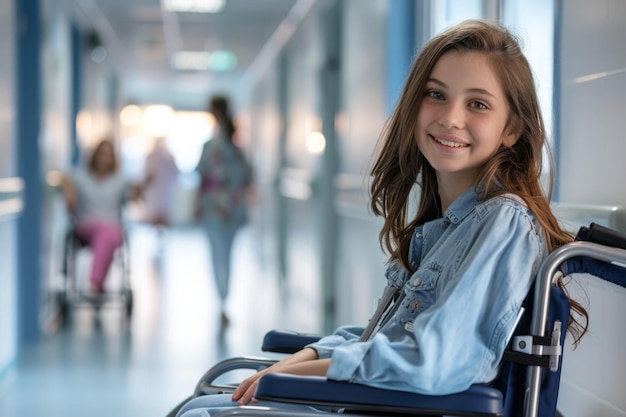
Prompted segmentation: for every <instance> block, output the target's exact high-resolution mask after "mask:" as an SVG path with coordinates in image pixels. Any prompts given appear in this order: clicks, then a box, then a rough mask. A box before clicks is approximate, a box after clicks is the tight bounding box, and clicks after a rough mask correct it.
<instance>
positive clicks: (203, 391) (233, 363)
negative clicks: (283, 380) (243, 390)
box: [194, 356, 277, 397]
mask: <svg viewBox="0 0 626 417" xmlns="http://www.w3.org/2000/svg"><path fill="white" fill-rule="evenodd" d="M276 362H277V360H275V359H267V358H255V357H250V356H244V357H238V358H230V359H226V360H223V361H221V362H219V363H217V364H216V365H214V366H212V367H211V368H210V369H209V370H208V371H206V372H205V373H204V375H202V377H201V378H200V380H199V381H198V383H197V384H196V389H195V391H194V397H197V396H200V395H210V394H223V393H229V392H232V391H233V390H234V389H235V388H236V386H233V385H229V384H221V385H220V384H215V380H216V379H217V378H219V377H220V376H222V375H225V374H227V373H228V372H231V371H236V370H240V369H251V370H254V371H257V372H258V371H261V370H263V369H265V368H268V367H270V366H272V365H273V364H275V363H276Z"/></svg>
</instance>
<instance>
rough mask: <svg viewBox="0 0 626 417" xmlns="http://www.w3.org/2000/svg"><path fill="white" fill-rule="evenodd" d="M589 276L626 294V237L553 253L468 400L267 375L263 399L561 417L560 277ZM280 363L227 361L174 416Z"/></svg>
mask: <svg viewBox="0 0 626 417" xmlns="http://www.w3.org/2000/svg"><path fill="white" fill-rule="evenodd" d="M572 273H589V274H591V275H594V276H596V277H598V278H601V279H605V280H607V281H609V282H612V283H614V284H617V285H620V286H623V287H626V236H623V235H620V234H618V233H617V232H615V231H613V230H611V229H608V228H605V227H603V226H600V225H597V224H595V223H592V224H591V225H590V226H589V227H581V228H580V230H579V232H578V234H577V236H576V240H575V241H574V242H571V243H569V244H566V245H564V246H562V247H560V248H558V249H557V250H555V251H553V252H552V253H551V254H550V255H549V256H548V257H547V258H546V259H545V260H544V262H543V264H542V265H541V268H540V270H539V273H538V274H537V277H536V280H535V283H534V284H533V287H532V289H531V291H530V292H529V295H528V296H527V298H526V300H525V303H524V306H523V308H522V311H521V312H520V315H519V317H518V324H517V327H516V329H515V332H514V334H513V337H512V338H511V340H510V342H509V345H508V347H507V350H506V352H505V354H504V357H503V359H502V362H501V368H500V373H499V376H498V377H497V378H496V380H495V381H492V383H490V384H475V385H473V386H471V387H470V388H469V389H468V390H466V391H464V392H460V393H455V394H449V395H440V396H429V395H422V394H416V393H409V392H401V391H392V390H385V389H380V388H373V387H369V386H365V385H361V384H356V383H349V382H343V381H333V380H329V379H326V378H325V377H314V376H296V375H287V374H279V373H272V374H267V375H264V376H263V377H262V378H261V379H260V380H259V384H258V387H257V390H256V393H255V397H256V398H257V399H259V400H267V401H275V402H282V403H292V404H302V405H309V406H314V407H315V406H322V407H325V408H326V409H332V410H337V411H339V412H342V413H344V414H356V415H376V416H381V415H385V416H408V415H411V416H460V417H463V416H465V417H521V416H524V417H548V416H550V417H554V416H555V415H556V413H557V410H556V403H557V397H558V390H559V383H560V372H561V363H562V359H563V357H562V346H563V344H564V342H565V336H566V333H567V332H566V330H565V329H566V327H567V324H568V322H569V313H570V304H569V300H568V298H567V297H566V296H565V294H564V292H563V290H561V289H560V288H559V287H557V286H556V285H554V284H553V280H554V278H555V277H556V276H557V274H563V275H565V276H566V275H570V274H572ZM393 298H394V291H392V290H388V289H386V290H385V294H384V295H383V300H382V301H381V305H380V306H379V308H378V309H377V311H376V313H375V314H374V316H373V317H372V320H371V321H370V323H369V325H368V327H367V328H366V330H365V333H368V332H370V333H371V331H373V329H375V328H376V326H377V324H378V320H377V319H378V318H379V317H380V316H382V314H383V313H384V311H386V310H387V309H388V308H389V305H390V302H392V300H393ZM318 339H319V337H317V336H314V335H306V334H299V333H295V332H284V331H270V332H269V333H267V334H266V335H265V338H264V340H263V346H262V350H263V351H267V352H275V353H294V352H296V351H298V350H300V349H301V348H303V347H304V346H306V345H308V344H310V343H313V342H315V341H317V340H318ZM275 362H276V360H272V359H263V358H254V357H240V358H232V359H228V360H225V361H222V362H220V363H218V364H217V365H215V366H214V367H212V368H211V369H209V370H208V371H207V372H206V373H205V374H204V375H203V376H202V377H201V378H200V380H199V381H198V383H197V385H196V388H195V391H194V393H193V394H192V395H191V396H190V397H189V398H187V399H185V400H184V401H183V402H182V403H181V404H179V405H178V406H177V407H176V408H174V410H172V411H171V412H170V413H169V414H168V415H167V417H173V416H175V415H176V413H177V412H178V410H180V408H181V407H182V406H183V404H184V403H186V402H187V401H188V400H190V399H192V398H195V397H198V396H201V395H211V394H218V393H230V392H232V391H233V390H234V388H235V385H233V384H218V383H217V381H218V380H219V379H220V378H221V377H222V376H223V375H224V374H226V373H228V372H231V371H233V370H237V369H252V370H256V371H260V370H262V369H264V368H266V367H268V366H271V365H272V364H273V363H275ZM270 415H271V416H294V417H319V415H320V412H319V411H318V412H315V411H311V410H292V409H289V410H287V409H271V408H267V407H254V406H242V407H236V408H232V409H227V410H224V411H221V412H219V413H217V414H216V415H215V416H216V417H217V416H219V417H233V416H237V417H248V416H270Z"/></svg>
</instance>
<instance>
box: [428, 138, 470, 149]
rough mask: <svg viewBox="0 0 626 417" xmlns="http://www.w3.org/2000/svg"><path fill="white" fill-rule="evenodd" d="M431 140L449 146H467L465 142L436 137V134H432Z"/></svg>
mask: <svg viewBox="0 0 626 417" xmlns="http://www.w3.org/2000/svg"><path fill="white" fill-rule="evenodd" d="M432 138H433V140H434V141H435V142H437V143H439V144H441V145H443V146H447V147H449V148H465V147H467V146H469V145H468V144H466V143H459V142H453V141H451V140H445V139H441V138H438V137H436V136H432Z"/></svg>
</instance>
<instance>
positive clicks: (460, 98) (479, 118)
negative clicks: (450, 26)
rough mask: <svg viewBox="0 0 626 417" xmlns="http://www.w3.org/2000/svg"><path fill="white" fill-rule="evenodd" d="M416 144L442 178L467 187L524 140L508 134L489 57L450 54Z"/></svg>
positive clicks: (427, 98) (429, 93)
mask: <svg viewBox="0 0 626 417" xmlns="http://www.w3.org/2000/svg"><path fill="white" fill-rule="evenodd" d="M425 87H426V88H425V90H424V97H423V98H422V103H421V105H420V107H419V111H418V114H417V122H416V126H415V138H416V140H417V145H418V147H419V149H420V151H421V152H422V153H423V154H424V156H425V157H426V159H427V160H428V162H429V163H430V164H431V165H432V167H433V168H434V169H435V170H436V171H437V178H438V180H439V182H440V186H441V181H442V180H453V181H455V182H456V183H459V182H461V184H465V185H467V186H470V185H473V184H475V183H476V178H477V176H478V174H479V172H480V169H481V167H482V166H483V165H484V164H485V162H487V161H488V160H489V158H491V157H492V156H493V155H494V154H495V152H496V151H497V150H498V148H499V147H500V146H502V145H504V146H512V145H513V144H514V143H515V141H516V140H517V137H518V136H519V135H517V134H515V133H513V134H511V133H508V132H507V119H508V116H509V106H508V103H507V100H506V97H505V95H504V91H503V90H502V86H501V83H500V81H499V79H498V78H497V77H496V74H495V73H494V72H493V70H492V68H491V66H490V65H489V63H488V61H487V58H486V56H485V55H483V54H481V53H478V52H459V51H449V52H446V53H445V54H443V55H442V56H441V58H439V60H438V61H437V64H436V65H435V67H434V68H433V70H432V72H431V74H430V77H429V79H428V81H427V82H426V86H425Z"/></svg>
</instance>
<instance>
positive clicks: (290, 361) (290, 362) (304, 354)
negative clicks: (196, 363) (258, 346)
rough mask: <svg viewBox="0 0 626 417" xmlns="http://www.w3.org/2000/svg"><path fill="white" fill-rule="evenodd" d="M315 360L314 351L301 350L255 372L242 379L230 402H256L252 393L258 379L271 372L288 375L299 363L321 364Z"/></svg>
mask: <svg viewBox="0 0 626 417" xmlns="http://www.w3.org/2000/svg"><path fill="white" fill-rule="evenodd" d="M315 359H317V352H316V351H315V350H314V349H310V348H307V349H303V350H301V351H299V352H297V353H294V354H293V355H291V356H288V357H287V358H285V359H283V360H281V361H279V362H276V363H275V364H274V365H272V366H270V367H269V368H266V369H264V370H262V371H259V372H257V373H256V374H254V375H252V376H249V377H248V378H246V379H244V380H243V381H242V382H241V384H239V386H238V387H237V389H235V391H234V392H233V396H232V400H233V401H236V402H237V404H239V405H247V404H249V403H250V402H251V401H252V402H256V400H255V399H254V392H255V391H256V387H257V385H259V379H260V378H261V377H262V376H263V375H265V374H269V373H272V372H286V373H290V371H289V369H290V368H291V367H292V366H294V365H296V364H299V363H303V362H305V363H306V362H310V361H314V362H321V361H315Z"/></svg>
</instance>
